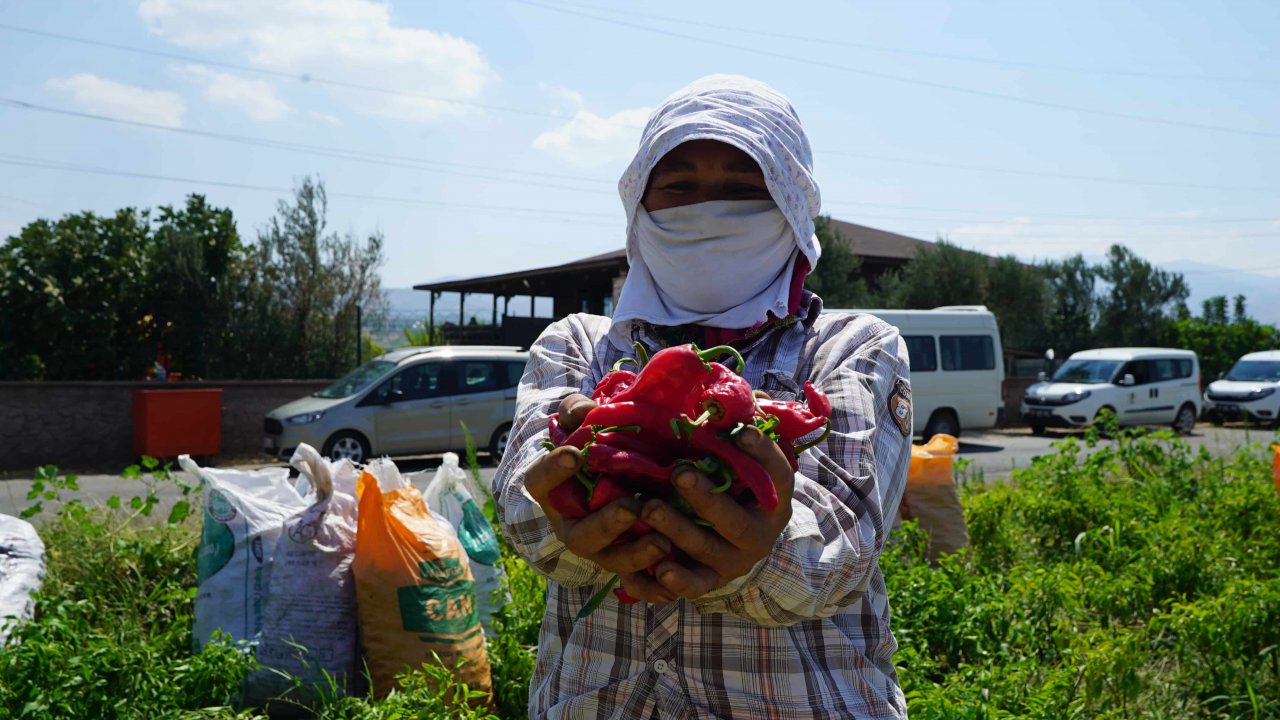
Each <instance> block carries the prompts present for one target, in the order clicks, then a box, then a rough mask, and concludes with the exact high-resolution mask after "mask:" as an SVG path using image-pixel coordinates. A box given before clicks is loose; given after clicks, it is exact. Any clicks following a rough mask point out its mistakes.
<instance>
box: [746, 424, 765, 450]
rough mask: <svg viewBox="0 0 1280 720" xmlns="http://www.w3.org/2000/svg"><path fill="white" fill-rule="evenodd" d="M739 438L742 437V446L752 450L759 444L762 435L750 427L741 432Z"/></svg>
mask: <svg viewBox="0 0 1280 720" xmlns="http://www.w3.org/2000/svg"><path fill="white" fill-rule="evenodd" d="M741 437H742V444H743V445H746V446H747V447H749V448H753V447H755V446H756V445H758V444H760V439H761V438H763V437H764V435H761V434H760V431H759V430H757V429H755V428H753V427H751V428H747V429H745V430H743V431H742V436H741Z"/></svg>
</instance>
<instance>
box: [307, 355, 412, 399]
mask: <svg viewBox="0 0 1280 720" xmlns="http://www.w3.org/2000/svg"><path fill="white" fill-rule="evenodd" d="M395 366H396V364H395V363H393V362H387V361H386V360H370V361H369V362H367V363H365V364H363V365H361V366H360V367H358V368H356V369H355V370H352V371H351V372H349V373H347V374H346V375H345V376H343V378H342V379H341V380H339V381H338V382H336V383H334V384H332V385H330V386H329V387H327V388H325V389H323V390H321V391H320V392H318V393H316V397H322V398H344V397H351V396H352V395H355V394H356V393H358V392H360V391H361V390H364V389H365V388H367V387H369V386H370V385H372V384H373V383H374V382H376V381H377V380H378V378H380V377H382V376H383V375H386V374H387V373H388V372H390V371H391V369H392V368H394V367H395Z"/></svg>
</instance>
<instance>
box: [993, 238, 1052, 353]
mask: <svg viewBox="0 0 1280 720" xmlns="http://www.w3.org/2000/svg"><path fill="white" fill-rule="evenodd" d="M982 304H984V305H986V306H987V307H988V308H990V309H991V312H992V313H994V314H995V316H996V320H997V321H998V324H999V326H1000V339H1001V341H1002V342H1003V343H1004V346H1005V347H1007V348H1018V349H1024V350H1030V349H1036V350H1038V349H1040V348H1043V347H1047V346H1048V345H1049V344H1051V343H1052V336H1051V335H1050V334H1049V333H1048V332H1047V331H1046V326H1045V317H1046V316H1047V314H1048V307H1049V299H1048V284H1047V283H1046V280H1045V271H1044V269H1043V268H1041V267H1039V266H1035V265H1028V264H1026V263H1024V262H1022V261H1021V260H1018V259H1017V258H1016V257H1014V256H1012V255H1005V256H1004V257H1000V258H996V259H995V260H994V261H992V262H991V263H990V266H989V267H988V268H987V294H986V298H985V299H984V301H983V303H982Z"/></svg>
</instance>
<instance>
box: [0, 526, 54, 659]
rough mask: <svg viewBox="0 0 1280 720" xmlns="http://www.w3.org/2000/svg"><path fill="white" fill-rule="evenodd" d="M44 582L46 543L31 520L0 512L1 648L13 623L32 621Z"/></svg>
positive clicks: (7, 638) (11, 629)
mask: <svg viewBox="0 0 1280 720" xmlns="http://www.w3.org/2000/svg"><path fill="white" fill-rule="evenodd" d="M43 582H44V542H42V541H41V540H40V536H39V535H38V534H36V529H35V528H33V527H31V523H29V522H27V521H26V520H22V519H19V518H16V517H13V516H12V515H3V514H0V648H3V647H4V646H5V643H7V642H8V640H9V633H11V632H12V631H13V628H14V626H16V625H17V624H18V623H20V622H22V621H24V620H30V619H31V616H32V614H33V613H34V612H35V608H36V603H35V600H33V599H32V597H31V596H32V594H34V593H35V592H36V591H37V590H39V589H40V585H41V583H43Z"/></svg>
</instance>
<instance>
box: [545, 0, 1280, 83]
mask: <svg viewBox="0 0 1280 720" xmlns="http://www.w3.org/2000/svg"><path fill="white" fill-rule="evenodd" d="M555 4H557V5H561V6H565V7H573V8H578V9H583V10H599V9H600V8H598V7H595V6H592V5H584V4H581V3H573V2H565V1H564V0H555ZM610 12H613V13H615V14H618V15H630V16H631V17H641V18H646V19H649V20H658V21H660V22H670V23H678V24H681V25H694V26H697V27H705V28H709V29H712V30H727V31H729V32H738V33H744V34H747V35H755V36H757V37H768V38H779V39H782V40H795V41H798V42H805V43H812V44H818V45H831V46H834V47H847V48H855V49H858V50H870V51H872V52H879V53H890V54H896V55H913V56H917V57H927V58H933V59H936V60H953V61H958V62H969V63H980V64H984V65H996V66H1003V67H1015V68H1027V69H1032V70H1051V71H1055V72H1072V73H1084V74H1089V75H1118V76H1122V77H1141V78H1155V79H1162V80H1196V81H1206V82H1257V83H1274V82H1278V81H1280V79H1278V78H1271V77H1238V76H1237V77H1232V76H1220V75H1196V74H1189V73H1159V72H1151V71H1146V70H1116V69H1111V68H1090V67H1081V66H1072V65H1053V64H1046V63H1033V62H1025V61H1018V60H1004V59H1000V58H991V57H981V56H977V55H959V54H955V53H940V52H934V51H930V50H920V49H917V48H902V47H890V46H886V45H872V44H870V43H860V42H853V41H850V40H835V39H831V38H821V37H814V36H811V35H795V34H790V33H780V32H770V31H764V30H755V29H752V28H746V27H739V26H731V25H719V24H716V23H709V22H699V21H696V20H689V19H688V18H673V17H670V16H665V15H654V14H651V13H642V12H636V11H634V10H620V9H618V8H611V9H610Z"/></svg>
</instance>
